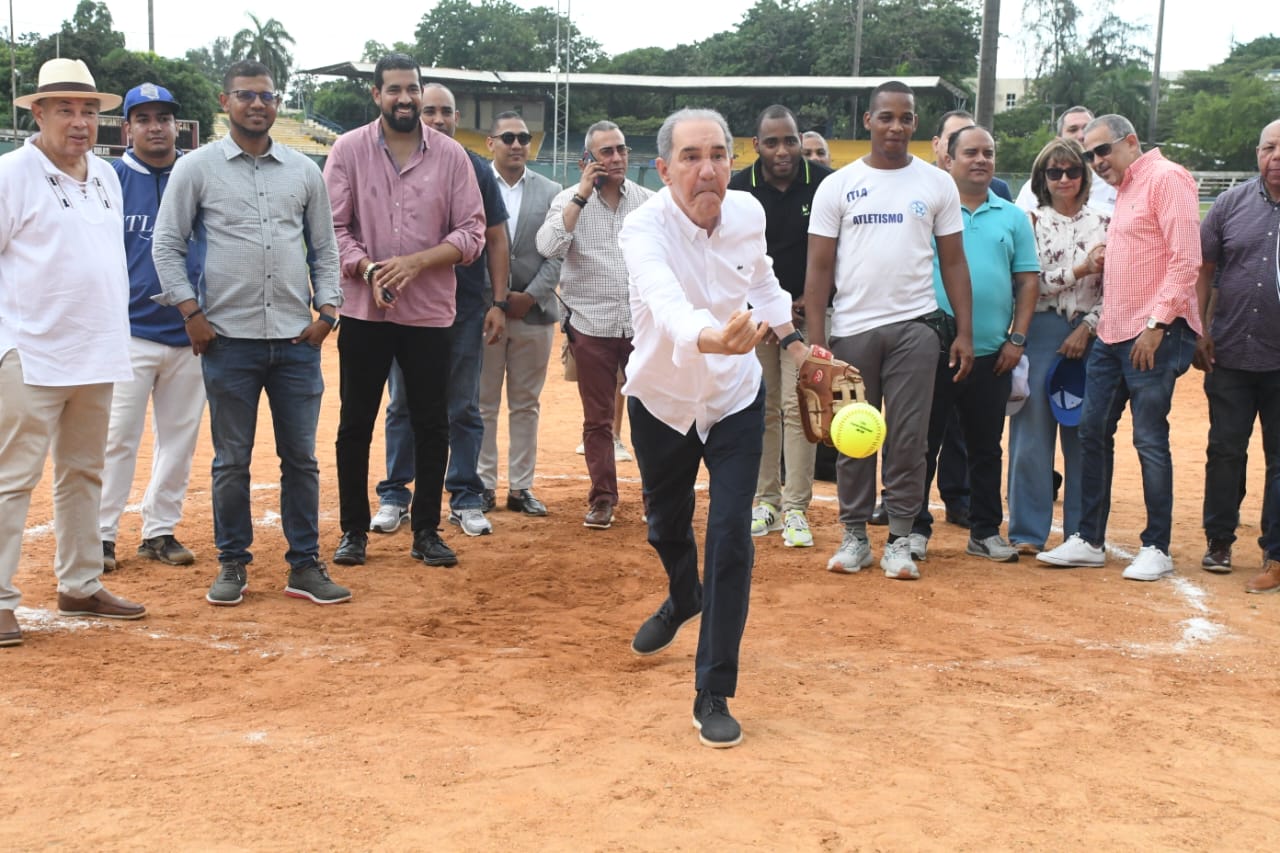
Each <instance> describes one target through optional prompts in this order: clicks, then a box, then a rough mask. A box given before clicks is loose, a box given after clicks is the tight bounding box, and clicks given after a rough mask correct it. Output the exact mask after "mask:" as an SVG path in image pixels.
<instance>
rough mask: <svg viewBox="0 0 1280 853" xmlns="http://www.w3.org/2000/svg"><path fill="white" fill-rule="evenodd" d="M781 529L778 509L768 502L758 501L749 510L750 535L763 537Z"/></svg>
mask: <svg viewBox="0 0 1280 853" xmlns="http://www.w3.org/2000/svg"><path fill="white" fill-rule="evenodd" d="M781 529H782V518H781V517H780V516H779V515H778V508H777V507H776V506H774V505H773V504H771V503H769V502H768V501H760V503H758V504H756V505H755V508H754V509H752V510H751V535H752V536H765V535H766V534H769V533H773V532H774V531H777V530H781Z"/></svg>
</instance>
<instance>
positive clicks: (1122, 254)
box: [1098, 148, 1200, 344]
mask: <svg viewBox="0 0 1280 853" xmlns="http://www.w3.org/2000/svg"><path fill="white" fill-rule="evenodd" d="M1118 189H1119V192H1118V193H1117V194H1116V212H1115V215H1114V216H1113V217H1112V218H1111V226H1110V227H1109V228H1108V229H1107V261H1106V269H1105V270H1104V271H1103V274H1102V276H1103V282H1104V283H1103V292H1104V294H1105V295H1104V297H1103V308H1102V319H1101V320H1100V321H1099V322H1098V337H1099V338H1100V339H1101V340H1102V341H1103V342H1105V343H1108V344H1116V343H1120V342H1121V341H1129V340H1133V339H1134V338H1136V337H1137V336H1138V335H1140V334H1142V333H1143V332H1144V331H1145V330H1146V328H1147V319H1148V318H1149V317H1154V318H1155V320H1156V322H1158V323H1172V322H1173V321H1174V320H1176V319H1177V318H1179V317H1182V318H1183V319H1184V320H1186V321H1187V324H1188V325H1189V326H1190V327H1191V329H1192V331H1194V332H1195V333H1196V334H1200V311H1199V310H1198V309H1197V308H1196V277H1197V276H1198V275H1199V273H1200V202H1199V198H1198V196H1197V194H1196V182H1195V179H1194V178H1192V177H1191V174H1190V173H1189V172H1187V170H1186V169H1184V168H1182V167H1181V166H1179V165H1177V164H1175V163H1171V162H1169V161H1168V160H1166V159H1165V158H1164V156H1163V155H1162V154H1161V153H1160V151H1159V149H1156V148H1153V149H1152V150H1150V151H1148V152H1147V153H1146V154H1143V155H1142V156H1141V157H1139V158H1138V159H1137V160H1134V161H1133V162H1132V163H1131V164H1129V168H1127V169H1125V173H1124V178H1123V179H1122V180H1121V182H1120V186H1119V188H1118Z"/></svg>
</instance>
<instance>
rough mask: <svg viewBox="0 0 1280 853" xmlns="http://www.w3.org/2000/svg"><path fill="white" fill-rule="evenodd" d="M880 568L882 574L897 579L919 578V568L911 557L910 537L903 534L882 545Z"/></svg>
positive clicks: (912, 579)
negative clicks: (882, 571)
mask: <svg viewBox="0 0 1280 853" xmlns="http://www.w3.org/2000/svg"><path fill="white" fill-rule="evenodd" d="M880 568H882V569H884V576H885V577H887V578H893V579H894V580H898V581H914V580H919V579H920V569H919V568H918V567H917V566H916V564H915V561H913V560H912V559H911V539H910V537H908V536H903V537H901V538H899V539H895V540H894V541H892V542H890V543H889V544H887V545H885V546H884V555H883V556H881V557H880Z"/></svg>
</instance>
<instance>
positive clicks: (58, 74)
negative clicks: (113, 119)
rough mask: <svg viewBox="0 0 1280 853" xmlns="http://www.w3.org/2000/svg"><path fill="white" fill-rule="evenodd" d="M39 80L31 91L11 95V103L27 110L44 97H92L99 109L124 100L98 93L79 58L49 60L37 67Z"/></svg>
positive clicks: (116, 105)
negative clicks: (18, 96)
mask: <svg viewBox="0 0 1280 853" xmlns="http://www.w3.org/2000/svg"><path fill="white" fill-rule="evenodd" d="M39 82H40V85H39V86H37V87H36V90H35V92H34V93H32V94H30V95H23V96H22V97H21V98H14V99H13V103H14V105H15V106H19V107H22V108H23V109H24V110H29V109H31V105H32V104H34V103H35V102H36V101H43V100H44V99H45V98H85V99H87V100H96V101H97V102H98V109H100V110H113V109H115V108H116V107H118V106H120V102H121V101H122V100H124V99H123V98H121V97H120V96H119V95H109V94H107V93H105V92H99V91H98V86H97V84H95V83H94V82H93V75H92V74H90V73H89V66H87V65H85V64H84V60H81V59H50V60H49V61H48V62H46V63H45V64H44V65H41V66H40V81H39Z"/></svg>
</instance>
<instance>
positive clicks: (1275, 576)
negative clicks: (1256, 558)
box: [1244, 560, 1280, 592]
mask: <svg viewBox="0 0 1280 853" xmlns="http://www.w3.org/2000/svg"><path fill="white" fill-rule="evenodd" d="M1244 591H1245V592H1280V560H1267V561H1266V562H1264V563H1263V564H1262V574H1260V575H1258V576H1257V577H1255V578H1254V579H1253V580H1251V581H1249V582H1248V583H1247V584H1245V585H1244Z"/></svg>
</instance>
